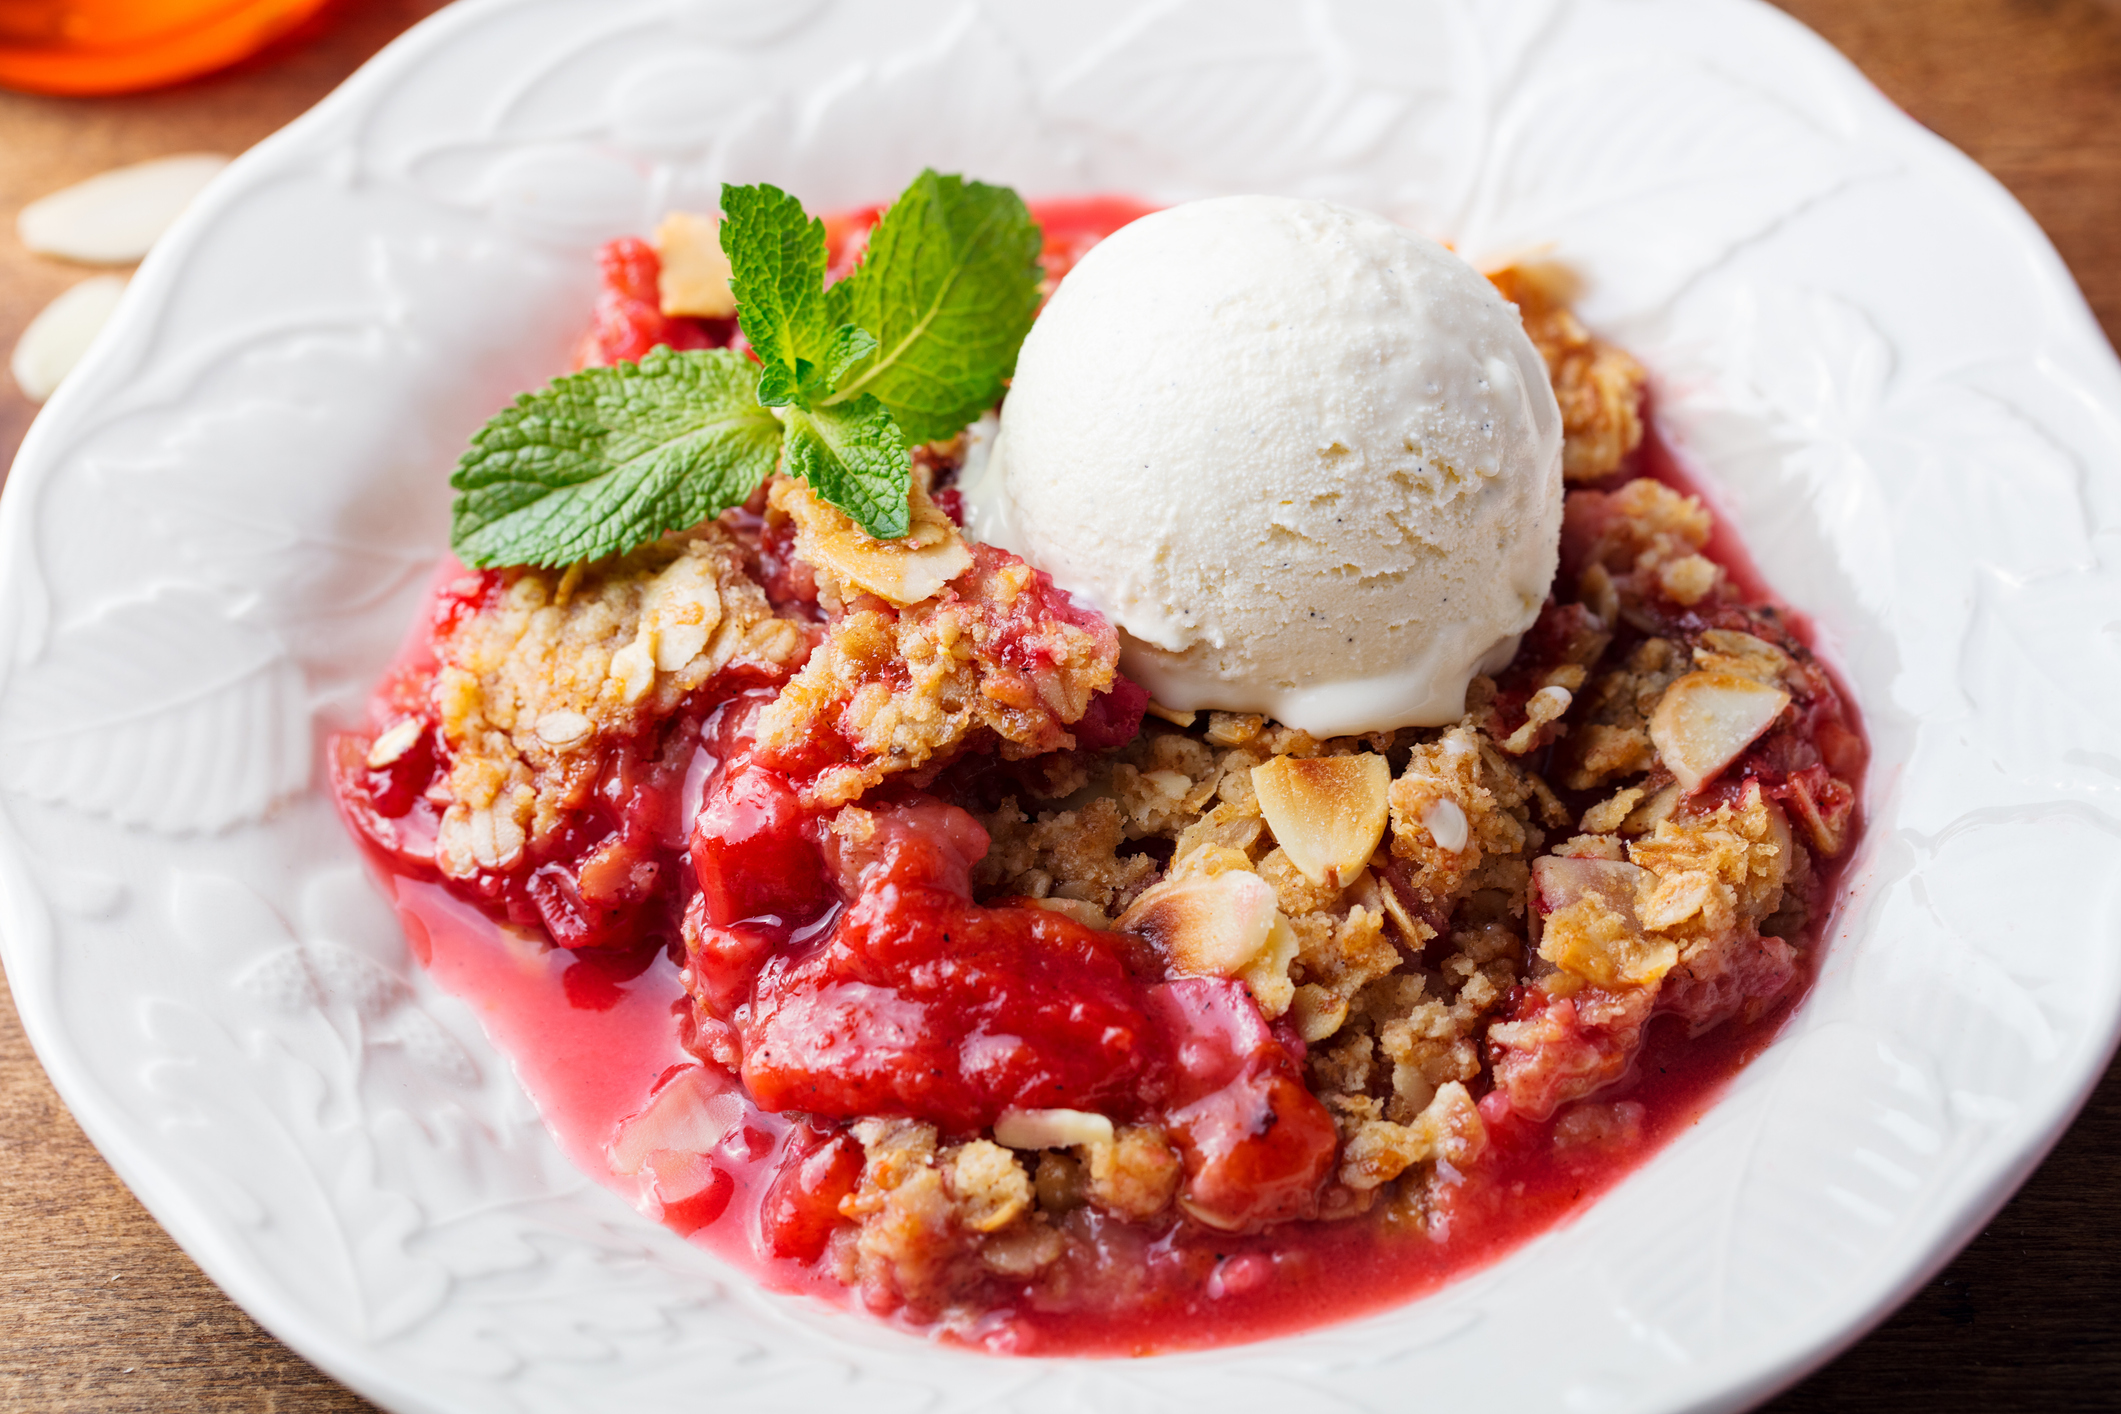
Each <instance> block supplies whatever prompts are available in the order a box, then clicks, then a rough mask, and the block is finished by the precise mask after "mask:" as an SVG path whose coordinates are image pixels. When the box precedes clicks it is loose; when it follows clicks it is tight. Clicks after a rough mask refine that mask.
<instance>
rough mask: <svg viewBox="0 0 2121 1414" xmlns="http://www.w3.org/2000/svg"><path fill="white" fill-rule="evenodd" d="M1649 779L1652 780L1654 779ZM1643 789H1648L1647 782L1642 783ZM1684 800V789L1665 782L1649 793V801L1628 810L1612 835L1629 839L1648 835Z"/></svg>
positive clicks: (1675, 782)
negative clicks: (1625, 816) (1624, 836)
mask: <svg viewBox="0 0 2121 1414" xmlns="http://www.w3.org/2000/svg"><path fill="white" fill-rule="evenodd" d="M1651 779H1652V780H1654V779H1655V777H1652V778H1651ZM1643 789H1644V790H1648V789H1649V784H1648V783H1647V782H1646V783H1644V785H1643ZM1685 799H1686V788H1685V787H1683V786H1681V785H1680V784H1679V782H1677V781H1666V782H1665V783H1664V784H1663V785H1661V786H1659V787H1658V788H1657V789H1656V790H1655V791H1653V792H1651V794H1650V797H1649V799H1647V800H1645V801H1643V802H1642V803H1641V804H1640V805H1637V806H1634V807H1633V808H1632V809H1630V810H1629V811H1628V814H1627V818H1626V819H1624V820H1622V821H1621V822H1620V828H1619V829H1618V830H1615V831H1614V833H1615V834H1620V835H1626V836H1628V837H1630V838H1633V837H1634V836H1636V835H1646V834H1649V833H1650V832H1651V831H1652V830H1655V829H1656V828H1657V826H1658V824H1659V822H1661V821H1663V820H1666V819H1669V818H1670V817H1671V814H1672V812H1673V811H1675V810H1677V809H1678V808H1679V806H1680V802H1682V801H1684V800H1685Z"/></svg>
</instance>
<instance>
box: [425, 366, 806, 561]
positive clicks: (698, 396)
mask: <svg viewBox="0 0 2121 1414" xmlns="http://www.w3.org/2000/svg"><path fill="white" fill-rule="evenodd" d="M757 389H758V370H757V369H756V368H754V367H753V366H752V364H751V362H750V361H749V360H748V359H746V358H745V357H744V356H743V355H742V354H740V353H737V352H735V351H733V350H731V349H715V350H712V351H704V352H703V351H698V350H695V351H693V352H689V353H676V352H673V351H672V350H670V349H655V350H652V351H651V352H650V353H649V355H648V357H646V358H644V359H642V360H641V361H640V362H639V363H638V364H634V363H620V364H614V365H612V366H611V367H609V368H585V369H583V370H582V371H581V372H579V373H573V374H569V375H568V376H567V377H565V378H560V379H556V380H555V381H554V382H553V383H552V384H551V385H550V386H549V387H547V388H546V389H544V390H543V391H542V392H536V393H525V394H524V395H523V396H522V397H519V398H517V399H516V401H515V405H514V406H513V407H511V408H509V409H508V410H507V411H505V412H503V413H502V414H501V415H500V416H498V417H496V418H494V419H493V421H491V422H489V423H487V424H486V426H485V427H483V428H481V429H480V430H479V432H478V434H477V435H476V436H474V437H473V438H472V439H471V449H470V450H469V451H467V452H465V454H464V458H463V460H462V461H461V462H459V463H458V465H457V472H456V475H455V476H453V477H451V478H450V483H449V484H450V485H451V486H453V487H455V488H456V490H457V493H458V494H457V500H456V506H455V510H454V513H453V515H452V517H451V519H452V524H451V528H450V543H451V544H452V545H453V546H455V548H456V552H457V555H458V557H459V558H461V559H462V560H463V561H464V563H466V564H468V565H542V566H545V567H548V568H552V567H557V566H560V565H568V564H573V563H574V562H575V561H577V560H598V559H602V558H603V557H604V556H606V555H617V554H622V553H624V552H625V551H627V550H631V549H632V548H633V547H634V546H636V545H641V544H645V543H646V542H648V541H650V540H653V539H654V538H655V537H656V536H658V535H661V534H662V533H663V532H664V531H666V530H675V529H678V528H681V527H683V526H688V525H697V524H698V523H699V522H701V521H703V520H705V519H707V518H708V517H709V516H714V515H719V514H721V513H722V512H723V511H724V510H727V509H728V508H729V507H730V506H734V505H741V504H742V503H743V501H744V498H745V497H747V496H749V495H750V494H751V492H752V488H754V487H756V486H757V485H758V484H759V483H760V482H761V481H763V480H765V479H766V477H767V476H768V475H770V474H771V473H772V471H773V466H774V462H775V460H776V459H777V458H778V457H779V455H780V450H781V424H780V419H778V418H776V417H775V416H774V415H773V413H772V412H771V411H770V410H768V409H767V408H765V407H763V406H761V405H760V403H759V400H758V392H757Z"/></svg>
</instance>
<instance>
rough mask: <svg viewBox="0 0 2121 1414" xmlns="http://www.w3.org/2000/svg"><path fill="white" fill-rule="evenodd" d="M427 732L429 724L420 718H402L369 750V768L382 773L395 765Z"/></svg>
mask: <svg viewBox="0 0 2121 1414" xmlns="http://www.w3.org/2000/svg"><path fill="white" fill-rule="evenodd" d="M426 730H427V723H426V722H424V721H422V720H421V719H420V718H418V717H400V718H399V719H398V720H397V721H395V722H392V723H391V724H390V725H389V726H388V727H386V728H384V730H383V732H382V733H381V734H380V735H379V736H377V737H376V739H375V741H374V742H373V743H371V744H370V746H369V748H368V768H369V769H370V770H372V771H380V770H382V769H383V768H384V767H385V766H389V765H392V764H394V763H395V762H396V761H397V760H398V759H399V758H400V757H402V756H403V755H404V754H405V753H406V752H408V751H410V750H412V748H413V743H414V742H417V741H418V740H419V739H420V737H421V735H422V734H423V733H425V732H426Z"/></svg>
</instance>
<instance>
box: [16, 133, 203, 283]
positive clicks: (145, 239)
mask: <svg viewBox="0 0 2121 1414" xmlns="http://www.w3.org/2000/svg"><path fill="white" fill-rule="evenodd" d="M227 165H228V159H227V158H226V157H223V156H221V155H219V154H218V153H212V152H190V153H185V154H183V155H181V156H177V157H158V158H156V159H154V160H153V161H151V162H135V163H134V164H132V165H131V166H129V167H119V168H116V169H115V170H112V171H109V172H105V173H103V174H101V175H100V176H94V177H90V178H89V179H88V180H87V181H85V182H77V183H75V184H74V185H73V186H70V187H67V188H65V189H64V190H62V191H55V192H53V193H52V194H51V195H50V196H47V197H43V198H40V199H39V200H36V201H33V202H31V203H30V204H29V205H27V206H25V207H23V208H22V213H21V214H20V215H19V216H17V217H16V218H15V233H16V234H17V235H19V236H20V237H21V238H22V244H24V245H26V246H28V247H29V248H30V249H31V250H33V251H36V252H37V253H38V254H39V255H56V256H58V257H59V258H60V259H62V260H79V261H84V262H86V263H88V264H91V265H124V264H127V263H128V262H130V261H134V260H138V259H139V258H140V257H141V256H143V255H145V254H147V249H148V247H149V246H151V245H153V244H154V243H155V241H156V240H157V239H159V238H160V236H161V235H162V233H163V232H164V231H166V230H168V229H169V226H170V223H171V222H172V221H175V220H176V219H177V216H178V214H179V213H181V212H182V211H183V210H184V208H185V207H186V206H189V205H190V204H191V200H192V198H193V197H195V196H197V195H198V194H199V189H200V188H201V187H204V186H205V185H206V184H207V183H208V182H210V181H212V180H213V178H214V176H215V175H216V174H217V173H219V172H220V170H221V169H222V168H223V167H226V166H227Z"/></svg>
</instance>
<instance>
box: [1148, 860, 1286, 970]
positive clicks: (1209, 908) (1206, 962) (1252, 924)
mask: <svg viewBox="0 0 2121 1414" xmlns="http://www.w3.org/2000/svg"><path fill="white" fill-rule="evenodd" d="M1280 916H1281V914H1280V911H1279V910H1278V909H1277V908H1276V907H1275V899H1274V886H1273V885H1272V884H1269V883H1268V882H1267V881H1266V880H1265V879H1262V878H1260V877H1259V875H1257V874H1254V873H1251V872H1250V871H1249V870H1244V869H1231V870H1228V871H1226V872H1224V873H1221V874H1212V875H1199V874H1196V875H1192V876H1190V877H1187V878H1184V879H1171V880H1167V881H1166V882H1164V883H1161V884H1158V885H1156V886H1155V887H1153V888H1151V889H1149V890H1147V891H1146V892H1144V893H1143V894H1142V896H1141V897H1140V898H1138V899H1136V900H1135V901H1134V904H1133V906H1132V907H1130V908H1129V909H1128V910H1127V911H1126V912H1125V913H1122V914H1121V915H1120V916H1119V921H1118V922H1117V923H1116V924H1115V925H1114V926H1115V927H1117V928H1119V929H1120V930H1121V931H1122V932H1128V933H1139V934H1141V935H1142V936H1143V937H1145V938H1147V939H1148V940H1149V941H1150V942H1152V943H1154V944H1156V946H1157V947H1158V948H1160V949H1162V951H1163V953H1164V956H1165V957H1166V958H1167V959H1168V960H1169V962H1170V964H1171V966H1172V967H1173V968H1175V969H1176V970H1178V971H1179V972H1183V973H1191V974H1192V975H1194V976H1196V977H1235V976H1237V975H1238V974H1239V973H1241V972H1243V971H1244V970H1245V968H1247V967H1248V966H1250V965H1251V963H1252V962H1253V960H1254V959H1256V958H1257V957H1258V956H1259V955H1260V954H1261V953H1262V952H1264V951H1265V950H1266V947H1267V942H1268V939H1269V938H1270V937H1271V936H1272V935H1273V932H1274V924H1275V922H1276V921H1277V920H1278V919H1279V918H1280Z"/></svg>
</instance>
